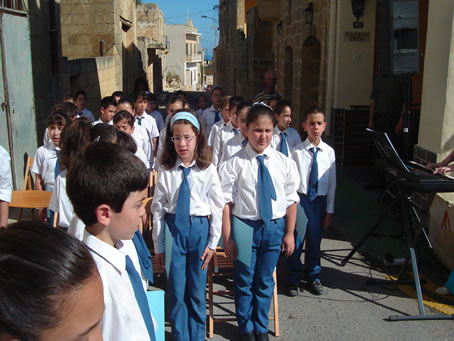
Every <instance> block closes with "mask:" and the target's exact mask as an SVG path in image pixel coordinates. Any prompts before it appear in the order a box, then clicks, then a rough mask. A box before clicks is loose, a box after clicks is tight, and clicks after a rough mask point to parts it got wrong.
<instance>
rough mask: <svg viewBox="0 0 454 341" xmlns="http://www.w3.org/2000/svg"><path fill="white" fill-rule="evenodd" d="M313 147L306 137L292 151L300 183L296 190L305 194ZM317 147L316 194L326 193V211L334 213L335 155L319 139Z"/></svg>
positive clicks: (331, 149)
mask: <svg viewBox="0 0 454 341" xmlns="http://www.w3.org/2000/svg"><path fill="white" fill-rule="evenodd" d="M313 147H315V146H314V145H312V143H311V142H310V141H309V139H308V138H307V139H306V140H304V142H302V143H300V144H299V145H298V146H296V148H295V149H294V150H293V152H292V159H293V160H295V162H296V165H297V167H298V173H299V175H300V177H301V183H300V186H299V187H298V192H299V193H302V194H307V187H308V183H309V174H310V169H311V167H312V160H313V153H312V151H311V150H310V149H311V148H313ZM317 148H318V149H319V151H318V153H317V164H318V190H317V195H326V196H327V198H326V212H327V213H334V197H335V194H336V156H335V154H334V149H333V148H331V147H330V146H328V145H327V144H326V143H325V142H323V141H322V140H320V143H319V144H318V146H317Z"/></svg>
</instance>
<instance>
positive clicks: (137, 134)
mask: <svg viewBox="0 0 454 341" xmlns="http://www.w3.org/2000/svg"><path fill="white" fill-rule="evenodd" d="M131 136H132V138H133V139H134V141H135V142H136V145H137V149H142V151H143V153H144V154H145V157H146V166H147V169H151V167H152V166H153V159H154V155H153V147H152V142H151V140H150V138H149V135H148V133H147V130H146V129H145V128H144V127H143V126H135V128H134V132H133V133H132V135H131Z"/></svg>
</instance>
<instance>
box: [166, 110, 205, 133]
mask: <svg viewBox="0 0 454 341" xmlns="http://www.w3.org/2000/svg"><path fill="white" fill-rule="evenodd" d="M180 120H186V121H189V122H191V124H192V125H193V126H194V127H195V128H196V129H197V130H198V131H200V124H199V120H197V117H195V116H194V115H193V114H191V113H190V112H187V111H180V112H179V113H176V114H175V115H173V116H172V118H171V119H170V127H173V125H174V124H175V122H176V121H180Z"/></svg>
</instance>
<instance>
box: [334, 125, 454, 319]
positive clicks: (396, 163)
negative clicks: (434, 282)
mask: <svg viewBox="0 0 454 341" xmlns="http://www.w3.org/2000/svg"><path fill="white" fill-rule="evenodd" d="M367 131H368V132H370V133H373V138H374V144H375V145H376V146H377V148H378V151H379V153H380V155H381V156H382V157H383V159H384V160H385V162H386V163H387V164H388V165H389V166H392V167H394V168H397V171H398V175H401V176H400V177H398V179H397V180H396V181H394V183H395V184H397V185H398V193H397V195H396V197H395V199H394V200H393V202H392V203H391V205H390V206H389V208H388V209H387V210H386V211H385V213H384V214H383V215H382V216H381V217H380V218H379V219H378V220H377V222H376V223H375V224H374V225H373V226H372V227H371V229H370V230H369V231H368V232H367V233H366V234H365V235H364V236H363V238H362V239H361V240H360V241H359V243H358V244H357V245H356V246H355V247H354V248H353V250H352V251H351V252H350V253H349V254H348V255H347V256H346V257H345V258H344V259H343V260H342V262H341V265H342V266H344V265H345V264H347V262H348V261H349V260H350V258H351V257H352V256H353V255H354V254H355V253H356V252H357V251H358V250H359V248H360V247H361V246H362V245H363V244H364V243H365V242H366V240H367V239H368V238H369V237H370V236H371V235H372V234H373V233H374V231H375V230H376V229H377V228H378V227H379V226H380V224H381V222H382V221H383V219H384V218H385V217H386V216H387V215H388V214H389V213H390V212H391V211H392V209H393V208H394V207H395V206H397V205H398V206H400V210H401V219H402V226H403V229H404V230H405V233H406V237H407V245H408V249H409V254H410V255H409V256H410V257H408V256H407V258H406V261H405V264H404V265H403V266H402V269H401V271H400V274H399V278H398V280H397V282H400V281H401V277H402V275H403V274H404V269H405V267H406V265H407V264H408V261H409V260H410V259H411V266H412V270H413V279H414V284H415V288H416V294H417V297H418V310H419V315H409V316H400V315H399V316H398V315H390V316H389V320H390V321H413V320H453V319H454V315H425V313H424V303H423V299H422V291H421V283H420V280H419V272H418V264H417V260H416V253H415V242H414V239H413V233H412V226H411V220H410V217H411V216H412V215H413V216H415V218H416V220H417V221H418V225H419V226H420V227H421V228H423V227H422V226H421V220H420V218H419V216H418V214H417V212H416V209H415V206H414V204H413V203H412V201H411V194H412V192H413V191H414V189H413V187H412V186H410V185H409V183H408V181H407V178H406V175H408V174H410V170H409V169H408V167H407V165H406V164H405V163H404V162H403V161H402V159H401V158H400V156H399V154H398V153H397V152H396V149H395V148H394V146H393V144H392V142H391V140H390V139H389V136H388V134H386V133H380V132H374V131H373V130H370V129H367Z"/></svg>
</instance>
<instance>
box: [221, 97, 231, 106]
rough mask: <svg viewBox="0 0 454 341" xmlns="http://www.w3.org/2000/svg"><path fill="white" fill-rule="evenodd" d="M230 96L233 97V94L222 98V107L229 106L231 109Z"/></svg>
mask: <svg viewBox="0 0 454 341" xmlns="http://www.w3.org/2000/svg"><path fill="white" fill-rule="evenodd" d="M230 98H231V96H224V97H222V98H221V107H220V108H222V109H224V108H225V107H228V108H229V109H230V107H229V102H230Z"/></svg>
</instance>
